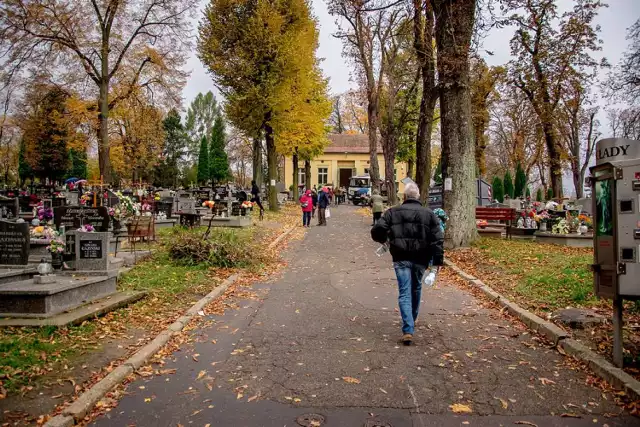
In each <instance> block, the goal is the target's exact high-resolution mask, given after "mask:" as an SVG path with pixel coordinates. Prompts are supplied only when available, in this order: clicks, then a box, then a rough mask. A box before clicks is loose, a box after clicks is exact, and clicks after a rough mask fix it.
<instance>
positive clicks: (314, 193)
mask: <svg viewBox="0 0 640 427" xmlns="http://www.w3.org/2000/svg"><path fill="white" fill-rule="evenodd" d="M311 199H312V200H313V210H312V211H311V218H315V216H316V209H317V208H318V192H317V191H316V190H315V188H314V189H313V190H312V191H311Z"/></svg>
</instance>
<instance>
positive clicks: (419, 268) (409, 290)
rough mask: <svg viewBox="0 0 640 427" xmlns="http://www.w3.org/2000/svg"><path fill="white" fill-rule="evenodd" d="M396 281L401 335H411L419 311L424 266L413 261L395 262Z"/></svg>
mask: <svg viewBox="0 0 640 427" xmlns="http://www.w3.org/2000/svg"><path fill="white" fill-rule="evenodd" d="M393 268H394V269H395V270H396V278H397V279H398V306H399V307H400V316H401V317H402V333H403V334H412V335H413V328H414V323H415V321H416V319H417V318H418V311H419V310H420V295H421V293H422V275H423V274H424V271H425V270H426V268H427V267H426V266H425V265H420V264H416V263H415V262H413V261H396V262H394V263H393Z"/></svg>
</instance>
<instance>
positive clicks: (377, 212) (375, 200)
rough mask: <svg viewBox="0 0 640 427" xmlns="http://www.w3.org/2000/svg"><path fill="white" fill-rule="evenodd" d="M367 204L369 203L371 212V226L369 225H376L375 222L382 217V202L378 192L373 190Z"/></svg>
mask: <svg viewBox="0 0 640 427" xmlns="http://www.w3.org/2000/svg"><path fill="white" fill-rule="evenodd" d="M369 203H371V211H372V212H373V224H371V225H376V222H378V220H379V219H380V217H382V212H384V201H383V200H382V196H381V195H380V192H379V191H378V190H373V195H372V196H371V201H370V202H369Z"/></svg>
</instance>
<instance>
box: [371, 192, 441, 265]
mask: <svg viewBox="0 0 640 427" xmlns="http://www.w3.org/2000/svg"><path fill="white" fill-rule="evenodd" d="M371 237H372V238H373V240H375V241H376V242H379V243H385V242H387V241H388V242H389V246H390V252H391V256H392V257H393V260H394V261H413V262H416V263H419V264H422V265H428V264H429V261H430V260H433V265H442V263H443V257H444V244H443V243H444V242H443V240H444V236H443V234H442V228H440V219H439V218H438V217H437V216H436V215H435V214H434V213H433V212H432V211H431V209H429V208H425V207H423V206H422V204H421V203H420V201H419V200H413V199H408V200H406V201H405V202H404V203H403V204H402V205H400V206H396V207H393V208H391V209H389V210H387V211H386V212H385V213H384V215H382V218H381V219H380V220H379V221H378V222H377V223H376V225H374V226H373V228H372V229H371Z"/></svg>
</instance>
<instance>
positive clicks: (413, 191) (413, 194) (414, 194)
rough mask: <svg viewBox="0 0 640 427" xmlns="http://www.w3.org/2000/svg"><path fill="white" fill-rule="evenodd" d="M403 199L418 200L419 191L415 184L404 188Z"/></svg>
mask: <svg viewBox="0 0 640 427" xmlns="http://www.w3.org/2000/svg"><path fill="white" fill-rule="evenodd" d="M404 197H405V198H406V199H416V200H417V199H419V198H420V189H419V188H418V185H417V184H416V183H413V182H411V183H409V184H407V185H406V187H404Z"/></svg>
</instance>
